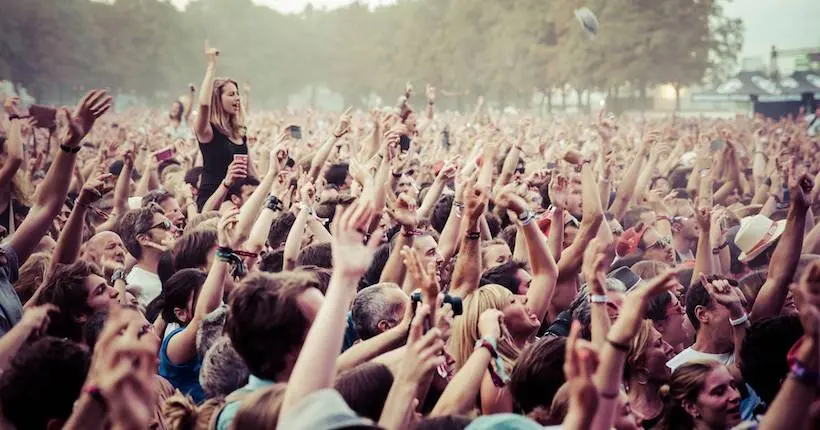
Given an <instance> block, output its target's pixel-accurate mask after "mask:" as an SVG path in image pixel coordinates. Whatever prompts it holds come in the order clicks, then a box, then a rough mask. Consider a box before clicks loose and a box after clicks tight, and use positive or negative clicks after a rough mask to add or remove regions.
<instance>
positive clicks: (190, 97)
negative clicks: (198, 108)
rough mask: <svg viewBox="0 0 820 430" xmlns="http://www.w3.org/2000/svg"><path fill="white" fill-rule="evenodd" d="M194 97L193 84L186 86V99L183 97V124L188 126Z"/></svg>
mask: <svg viewBox="0 0 820 430" xmlns="http://www.w3.org/2000/svg"><path fill="white" fill-rule="evenodd" d="M195 96H196V86H195V85H194V84H189V85H188V97H185V103H184V104H183V109H184V113H183V118H185V123H186V124H190V121H191V113H192V112H193V111H194V97H195Z"/></svg>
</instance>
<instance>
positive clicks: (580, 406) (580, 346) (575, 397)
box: [562, 321, 598, 429]
mask: <svg viewBox="0 0 820 430" xmlns="http://www.w3.org/2000/svg"><path fill="white" fill-rule="evenodd" d="M597 366H598V351H597V350H596V349H595V347H594V346H593V345H592V344H591V343H589V342H587V341H586V340H584V339H581V324H580V323H579V322H578V321H573V322H572V327H571V329H570V333H569V336H568V337H567V346H566V351H565V355H564V377H565V378H566V380H567V384H568V386H569V410H568V413H567V416H566V418H565V419H564V422H563V425H562V426H563V427H565V428H573V429H574V428H578V429H582V428H584V429H586V428H589V427H590V425H591V424H592V420H593V418H595V412H596V411H597V410H598V390H597V389H596V388H595V384H594V383H593V381H592V375H593V374H595V369H596V368H597Z"/></svg>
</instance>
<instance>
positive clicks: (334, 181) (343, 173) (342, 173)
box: [325, 163, 378, 421]
mask: <svg viewBox="0 0 820 430" xmlns="http://www.w3.org/2000/svg"><path fill="white" fill-rule="evenodd" d="M349 168H350V165H349V164H347V163H334V164H331V165H330V166H328V167H327V170H325V181H327V183H328V184H331V185H336V186H338V187H341V186H342V185H344V184H345V181H347V172H348V169H349ZM376 421H378V419H376Z"/></svg>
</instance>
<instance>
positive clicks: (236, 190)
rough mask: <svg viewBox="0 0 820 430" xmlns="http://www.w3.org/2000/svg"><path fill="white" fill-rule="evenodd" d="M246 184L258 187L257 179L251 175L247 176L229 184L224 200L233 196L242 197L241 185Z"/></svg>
mask: <svg viewBox="0 0 820 430" xmlns="http://www.w3.org/2000/svg"><path fill="white" fill-rule="evenodd" d="M248 185H250V186H253V187H258V186H259V179H256V178H254V177H253V176H247V177H245V178H242V179H240V180H238V181H236V182H234V183H233V185H231V187H230V188H228V194H227V195H226V196H225V200H230V199H231V197H233V196H236V197H242V187H244V186H248Z"/></svg>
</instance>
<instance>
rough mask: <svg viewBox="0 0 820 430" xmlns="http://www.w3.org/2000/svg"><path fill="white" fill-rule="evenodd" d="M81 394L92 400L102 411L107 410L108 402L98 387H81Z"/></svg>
mask: <svg viewBox="0 0 820 430" xmlns="http://www.w3.org/2000/svg"><path fill="white" fill-rule="evenodd" d="M83 393H85V394H87V395H88V397H90V398H91V400H94V401H95V402H96V403H97V405H99V406H100V407H101V408H102V409H103V410H104V411H107V410H108V402H107V401H106V400H105V397H103V395H102V391H100V387H98V386H96V385H87V386H85V387H83Z"/></svg>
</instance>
